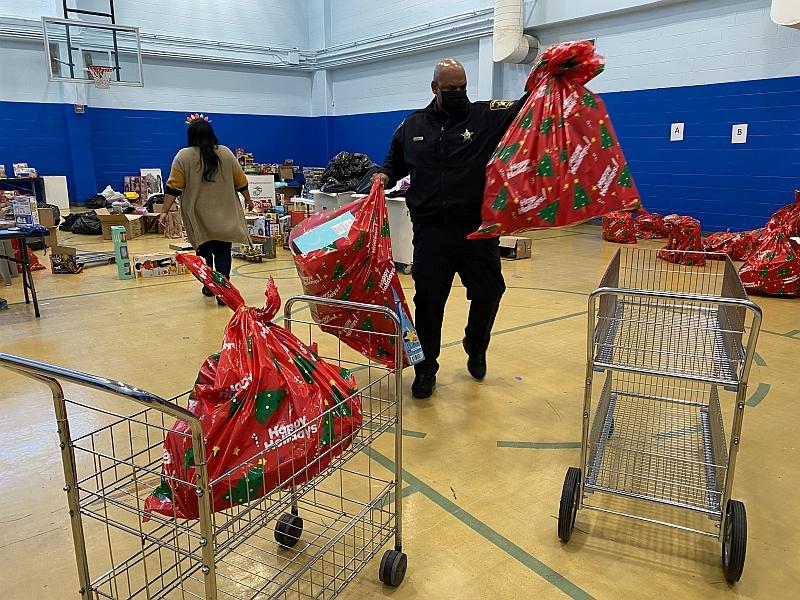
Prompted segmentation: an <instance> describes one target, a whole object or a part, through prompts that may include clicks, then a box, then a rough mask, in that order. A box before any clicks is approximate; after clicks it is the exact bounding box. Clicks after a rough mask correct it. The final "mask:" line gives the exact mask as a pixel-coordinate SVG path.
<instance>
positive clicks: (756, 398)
mask: <svg viewBox="0 0 800 600" xmlns="http://www.w3.org/2000/svg"><path fill="white" fill-rule="evenodd" d="M769 388H770V385H769V384H768V383H759V384H758V387H757V388H756V391H755V392H753V395H752V396H750V398H748V400H747V402H745V404H747V406H758V405H759V404H761V401H762V400H763V399H764V398H766V397H767V394H769Z"/></svg>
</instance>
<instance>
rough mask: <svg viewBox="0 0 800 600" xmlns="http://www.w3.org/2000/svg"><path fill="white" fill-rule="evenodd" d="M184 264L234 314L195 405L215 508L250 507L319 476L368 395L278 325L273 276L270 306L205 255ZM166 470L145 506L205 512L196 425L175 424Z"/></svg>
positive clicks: (183, 258)
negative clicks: (247, 294) (248, 296)
mask: <svg viewBox="0 0 800 600" xmlns="http://www.w3.org/2000/svg"><path fill="white" fill-rule="evenodd" d="M178 260H179V261H180V262H181V263H182V264H183V265H185V266H186V267H188V268H189V270H191V271H192V272H193V273H194V274H195V276H197V278H198V279H199V280H200V281H202V282H203V284H205V286H206V287H207V288H209V289H210V290H211V291H212V292H214V294H216V295H217V297H219V298H221V299H222V300H223V301H224V302H225V304H227V305H228V307H229V308H231V309H232V310H233V311H234V314H233V316H232V317H231V320H230V322H229V323H228V325H227V327H226V328H225V336H224V341H223V344H222V350H221V351H220V352H219V353H217V354H214V355H212V356H209V357H208V358H207V359H206V361H205V362H204V363H203V365H202V367H201V368H200V372H199V375H198V378H197V381H196V383H195V386H194V389H193V391H192V393H191V396H190V399H189V410H190V411H191V412H192V413H193V414H194V415H196V416H197V417H198V418H199V420H200V423H201V425H202V427H203V437H204V440H205V447H206V449H207V455H206V464H207V468H208V477H209V480H210V481H211V482H216V483H213V487H212V498H211V502H212V510H213V511H215V512H217V511H222V510H225V509H227V508H230V507H232V506H235V505H238V504H249V503H251V502H254V501H256V500H258V499H259V498H262V497H264V496H266V495H267V494H269V493H271V492H272V491H274V490H275V489H280V488H285V487H292V486H297V485H299V484H301V483H303V482H305V481H307V480H309V479H310V478H312V477H314V476H316V475H317V474H319V473H320V472H321V471H322V470H324V469H325V468H327V467H328V465H329V464H330V462H331V460H332V459H333V458H334V457H336V456H338V455H339V454H341V453H342V452H343V451H344V450H345V449H346V448H348V447H349V446H350V444H351V443H352V439H353V436H354V434H355V432H356V431H357V430H358V428H359V427H360V426H361V422H362V414H361V399H360V396H359V395H358V393H357V386H356V382H355V379H354V378H353V376H352V374H351V373H349V372H347V371H346V370H340V369H339V368H338V367H336V366H334V365H332V364H329V363H327V362H326V361H325V360H323V359H321V358H319V357H318V356H317V355H316V354H315V353H314V352H313V351H312V350H311V349H310V348H308V347H307V346H305V345H304V344H303V343H302V342H301V341H300V340H299V339H297V338H296V337H295V336H294V335H292V334H291V333H290V332H289V331H287V330H286V329H283V328H282V327H280V326H279V325H277V324H275V323H273V322H272V319H273V318H274V317H275V314H276V313H277V312H278V309H279V308H280V303H281V300H280V296H279V295H278V289H277V287H276V286H275V283H274V282H273V281H272V279H269V281H268V283H267V289H266V296H267V303H266V306H265V307H264V308H250V307H247V306H245V305H244V300H243V299H242V297H241V296H240V295H239V292H238V291H237V290H236V289H235V288H234V287H233V286H232V285H231V283H230V282H229V281H228V280H227V279H225V278H224V277H223V276H222V275H220V274H219V273H216V272H212V270H211V269H210V268H209V267H208V266H207V265H206V263H205V261H203V259H202V258H199V257H197V256H192V255H189V254H180V255H178ZM162 469H163V476H162V481H161V485H160V486H158V487H157V488H156V489H155V490H154V491H153V492H152V494H151V495H150V496H148V498H147V499H146V501H145V510H146V511H147V512H149V513H159V514H164V515H168V516H169V517H172V518H179V519H194V518H197V517H198V513H199V510H198V499H197V494H196V493H195V485H194V483H193V482H194V481H195V456H194V449H193V446H192V437H191V430H190V428H189V425H188V424H187V423H186V422H184V421H177V422H176V423H175V424H174V425H173V426H172V429H171V430H170V431H169V432H168V433H167V435H166V437H165V439H164V459H163V466H162Z"/></svg>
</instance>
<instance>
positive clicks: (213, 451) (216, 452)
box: [211, 446, 219, 456]
mask: <svg viewBox="0 0 800 600" xmlns="http://www.w3.org/2000/svg"><path fill="white" fill-rule="evenodd" d="M211 454H213V455H214V456H216V455H217V454H219V446H214V447H213V448H212V449H211Z"/></svg>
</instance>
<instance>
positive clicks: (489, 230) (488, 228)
mask: <svg viewBox="0 0 800 600" xmlns="http://www.w3.org/2000/svg"><path fill="white" fill-rule="evenodd" d="M498 227H500V224H499V223H492V224H491V225H487V226H486V227H481V228H480V229H478V231H476V232H475V233H479V234H481V235H486V234H488V233H492V232H493V231H495V230H497V228H498ZM389 308H391V306H390V307H389Z"/></svg>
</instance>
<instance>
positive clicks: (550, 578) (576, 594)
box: [364, 448, 593, 600]
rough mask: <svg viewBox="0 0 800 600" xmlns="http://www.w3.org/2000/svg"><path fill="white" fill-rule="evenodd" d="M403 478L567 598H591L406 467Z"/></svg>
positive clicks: (388, 464)
mask: <svg viewBox="0 0 800 600" xmlns="http://www.w3.org/2000/svg"><path fill="white" fill-rule="evenodd" d="M364 452H366V453H367V454H368V455H369V456H370V457H371V458H372V459H373V460H375V461H376V462H378V463H380V464H381V465H382V466H383V467H385V468H386V469H389V470H390V471H394V462H392V460H391V459H389V458H387V457H386V456H384V455H383V454H381V453H380V452H378V451H377V450H374V449H372V448H364ZM403 480H404V481H405V482H406V483H408V484H410V486H411V487H414V488H416V489H417V491H419V492H420V493H421V494H422V495H423V496H425V497H426V498H427V499H428V500H430V501H431V502H433V503H434V504H436V505H437V506H438V507H439V508H441V509H443V510H444V511H446V512H448V513H450V514H451V515H452V516H454V517H455V518H456V519H458V520H459V521H461V522H462V523H464V525H466V526H467V527H469V528H470V529H472V530H473V531H474V532H475V533H477V534H478V535H480V536H481V537H483V538H484V539H486V540H487V541H488V542H490V543H491V544H494V545H495V546H496V547H497V548H499V549H500V550H502V551H503V552H505V553H506V554H508V555H509V556H510V557H511V558H513V559H514V560H516V561H518V562H520V563H521V564H523V565H525V566H526V567H528V568H529V569H530V570H531V571H533V572H534V573H536V574H537V575H539V576H540V577H541V578H542V579H544V580H545V581H547V582H548V583H550V584H551V585H553V586H555V587H556V588H558V589H559V590H561V591H562V592H564V593H565V594H566V595H567V596H569V597H570V598H575V599H577V600H592V599H593V596H591V595H590V594H589V593H588V592H585V591H583V590H582V589H581V588H579V587H578V586H577V585H575V584H574V583H572V582H571V581H569V580H568V579H567V578H566V577H564V576H563V575H561V574H560V573H558V572H556V571H555V570H553V569H552V568H550V567H548V566H547V565H546V564H544V563H543V562H542V561H540V560H539V559H538V558H536V557H535V556H533V555H532V554H529V553H528V552H526V551H525V550H524V549H523V548H520V547H519V546H517V545H516V544H515V543H514V542H512V541H511V540H509V539H508V538H507V537H504V536H503V535H501V534H499V533H498V532H497V531H495V530H494V529H492V528H491V527H489V526H488V525H486V524H485V523H484V522H483V521H480V520H479V519H478V518H477V517H474V516H473V515H471V514H470V513H468V512H466V511H465V510H464V509H463V508H461V507H460V506H458V505H457V504H456V503H454V502H453V501H451V500H450V499H449V498H447V497H446V496H443V495H442V494H440V493H439V492H437V491H436V490H435V489H433V488H432V487H431V486H429V485H428V484H427V483H425V482H424V481H422V480H421V479H418V478H417V477H415V476H414V475H412V474H411V473H409V472H408V471H406V470H405V469H404V470H403ZM553 537H555V533H554V534H553Z"/></svg>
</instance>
